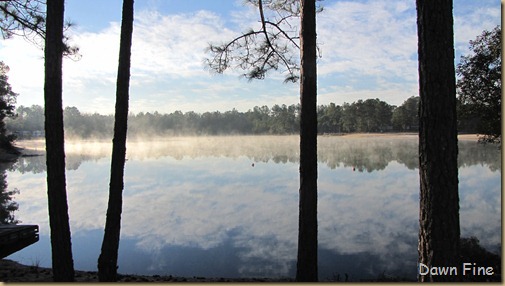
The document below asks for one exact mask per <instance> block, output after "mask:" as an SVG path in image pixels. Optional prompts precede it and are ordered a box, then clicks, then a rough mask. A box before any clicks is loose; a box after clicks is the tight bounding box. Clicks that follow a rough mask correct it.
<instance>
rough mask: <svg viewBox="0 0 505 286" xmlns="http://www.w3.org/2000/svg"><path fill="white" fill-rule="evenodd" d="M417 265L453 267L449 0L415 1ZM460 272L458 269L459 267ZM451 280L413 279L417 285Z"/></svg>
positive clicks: (455, 206) (455, 217) (456, 233)
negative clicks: (418, 97) (417, 50)
mask: <svg viewBox="0 0 505 286" xmlns="http://www.w3.org/2000/svg"><path fill="white" fill-rule="evenodd" d="M417 25H418V37H419V43H418V45H419V46H418V49H419V91H420V98H421V100H420V104H419V105H420V107H419V174H420V183H421V184H420V185H421V189H420V212H419V223H420V229H419V247H418V249H419V263H423V264H424V265H427V266H428V267H442V266H443V267H451V266H455V267H457V269H459V267H460V264H459V237H460V228H459V197H458V166H457V157H458V142H457V127H456V87H455V81H456V80H455V71H454V44H453V41H454V39H453V18H452V0H440V1H425V0H417ZM459 270H460V269H459ZM455 279H458V278H457V276H449V275H447V276H443V275H437V276H435V275H434V276H430V275H424V276H423V275H419V280H420V281H451V280H455Z"/></svg>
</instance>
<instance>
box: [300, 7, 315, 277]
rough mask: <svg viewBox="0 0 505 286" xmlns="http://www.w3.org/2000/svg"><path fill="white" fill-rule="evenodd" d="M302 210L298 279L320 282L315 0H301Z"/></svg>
mask: <svg viewBox="0 0 505 286" xmlns="http://www.w3.org/2000/svg"><path fill="white" fill-rule="evenodd" d="M300 21H301V31H300V53H301V55H300V56H301V66H300V102H301V104H300V105H301V111H300V206H299V208H300V210H299V211H300V213H299V226H298V260H297V269H296V280H297V281H317V280H318V273H317V114H316V110H317V106H316V104H317V103H316V102H317V98H316V97H317V69H316V3H315V0H301V20H300Z"/></svg>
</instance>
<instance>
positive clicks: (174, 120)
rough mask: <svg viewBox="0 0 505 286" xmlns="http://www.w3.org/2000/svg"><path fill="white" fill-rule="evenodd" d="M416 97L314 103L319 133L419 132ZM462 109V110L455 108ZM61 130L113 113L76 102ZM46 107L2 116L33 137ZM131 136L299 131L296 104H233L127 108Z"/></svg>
mask: <svg viewBox="0 0 505 286" xmlns="http://www.w3.org/2000/svg"><path fill="white" fill-rule="evenodd" d="M418 105H419V97H417V96H412V97H410V98H408V99H407V100H405V101H404V102H403V103H402V105H400V106H395V105H390V104H388V103H387V102H384V101H382V100H379V99H366V100H361V99H360V100H358V101H355V102H353V103H344V104H342V105H336V104H335V103H329V104H327V105H319V106H318V108H317V117H318V122H317V125H318V132H319V133H320V134H325V133H353V132H417V128H418V125H419V118H418V115H417V110H418ZM459 110H462V109H459ZM63 116H64V120H65V133H66V135H68V136H69V137H79V138H110V137H111V134H112V130H113V123H114V116H112V115H102V114H98V113H84V112H80V111H79V109H78V108H77V107H66V108H65V109H64V111H63ZM475 120H477V119H476V118H473V119H470V120H461V121H460V124H459V125H460V129H459V131H460V132H474V131H475V124H474V123H475ZM43 122H44V109H43V107H41V106H39V105H32V106H31V107H25V106H19V107H18V108H17V109H16V116H15V117H13V118H8V119H7V120H6V125H7V130H8V131H9V132H11V133H13V134H16V135H17V136H18V137H19V138H29V137H33V136H34V134H38V133H34V132H37V131H39V130H43V129H44V126H43ZM128 124H129V126H128V133H129V136H132V137H136V136H145V135H149V136H153V135H160V136H165V135H224V134H248V135H249V134H297V133H298V132H299V129H300V105H299V104H296V105H295V104H292V105H289V106H288V105H285V104H282V105H277V104H275V105H273V106H272V107H268V106H266V105H263V106H261V107H259V106H255V107H254V108H252V109H249V110H248V111H246V112H240V111H237V110H236V109H232V110H229V111H225V112H220V111H213V112H204V113H196V112H194V111H188V112H185V113H183V112H182V111H179V110H177V111H174V112H172V113H168V114H162V113H159V112H157V111H155V112H153V113H151V112H139V113H137V114H133V113H130V114H129V116H128Z"/></svg>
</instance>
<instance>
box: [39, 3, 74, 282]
mask: <svg viewBox="0 0 505 286" xmlns="http://www.w3.org/2000/svg"><path fill="white" fill-rule="evenodd" d="M64 10H65V3H64V0H48V1H47V18H46V41H45V51H44V57H45V81H44V101H45V111H44V113H45V122H44V125H45V126H44V127H45V131H46V165H47V198H48V211H49V226H50V228H51V252H52V267H53V278H54V281H74V262H73V259H72V243H71V236H70V225H69V217H68V205H67V192H66V182H65V148H64V145H65V144H64V135H63V107H62V58H63V17H64Z"/></svg>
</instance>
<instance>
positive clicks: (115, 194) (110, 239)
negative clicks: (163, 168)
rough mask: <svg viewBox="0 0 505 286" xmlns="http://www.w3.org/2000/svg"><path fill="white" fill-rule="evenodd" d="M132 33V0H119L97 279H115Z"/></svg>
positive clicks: (121, 200) (103, 280) (121, 201)
mask: <svg viewBox="0 0 505 286" xmlns="http://www.w3.org/2000/svg"><path fill="white" fill-rule="evenodd" d="M132 34H133V0H123V15H122V20H121V40H120V44H119V45H120V46H119V65H118V72H117V86H116V110H115V122H114V139H113V142H112V159H111V168H110V169H111V171H110V190H109V203H108V206H107V218H106V221H105V233H104V237H103V242H102V251H101V253H100V257H99V258H98V279H99V280H100V281H101V282H105V281H110V282H111V281H116V280H117V268H118V266H117V258H118V250H119V237H120V230H121V212H122V205H123V188H124V165H125V159H126V158H125V157H126V135H127V128H128V98H129V88H130V62H131V45H132Z"/></svg>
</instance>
